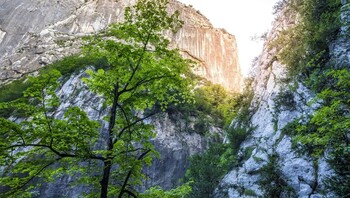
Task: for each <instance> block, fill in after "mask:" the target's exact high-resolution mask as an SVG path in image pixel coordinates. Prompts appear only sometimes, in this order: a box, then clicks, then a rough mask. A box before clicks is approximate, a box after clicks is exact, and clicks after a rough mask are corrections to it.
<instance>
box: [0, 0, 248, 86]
mask: <svg viewBox="0 0 350 198" xmlns="http://www.w3.org/2000/svg"><path fill="white" fill-rule="evenodd" d="M132 2H134V1H132V0H120V1H112V0H98V1H91V0H88V1H84V0H60V1H50V0H44V1H42V0H33V1H23V0H5V1H4V2H2V3H0V11H1V12H0V13H1V14H0V70H1V71H2V72H1V73H0V84H1V83H4V82H8V81H11V80H12V79H16V78H19V77H21V76H23V75H25V74H27V73H30V72H33V71H36V70H37V69H39V68H40V67H43V66H45V65H46V64H49V63H51V62H53V61H55V60H57V59H60V58H62V57H63V56H66V55H69V54H73V53H76V52H78V51H79V46H80V43H79V41H78V40H77V39H76V38H77V37H81V36H84V35H86V34H90V33H96V32H98V31H99V30H101V29H104V28H105V27H107V26H108V24H110V23H113V22H118V21H121V20H122V18H123V9H124V8H125V7H126V6H127V5H130V4H131V3H132ZM169 10H170V11H174V10H180V12H181V13H182V14H181V18H182V19H183V20H184V21H185V24H184V27H183V28H182V29H181V30H180V31H179V32H178V34H177V35H176V36H175V37H174V38H172V40H173V41H174V44H175V46H177V47H179V48H180V50H181V51H182V52H183V54H184V55H185V56H186V57H189V58H192V59H194V60H196V61H198V63H199V66H198V67H197V68H196V69H195V71H196V73H197V74H200V75H201V76H202V77H205V78H206V79H208V80H210V81H212V82H213V83H219V84H222V85H223V86H224V87H225V88H227V89H229V90H231V91H235V92H239V91H240V88H241V86H240V85H241V74H240V69H239V65H238V58H237V47H236V42H235V38H234V36H232V35H230V34H228V33H227V32H226V31H224V30H221V29H215V28H213V27H212V25H211V24H210V22H209V21H208V19H206V18H205V17H204V16H203V15H201V14H200V13H198V12H197V11H196V10H194V9H193V8H191V7H188V6H184V5H182V4H181V3H179V2H176V1H171V4H170V8H169Z"/></svg>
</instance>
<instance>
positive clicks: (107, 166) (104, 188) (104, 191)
mask: <svg viewBox="0 0 350 198" xmlns="http://www.w3.org/2000/svg"><path fill="white" fill-rule="evenodd" d="M103 165H104V166H103V177H102V180H101V182H100V183H101V198H107V195H108V183H109V175H110V173H111V167H112V162H111V160H110V159H107V160H106V161H104V162H103Z"/></svg>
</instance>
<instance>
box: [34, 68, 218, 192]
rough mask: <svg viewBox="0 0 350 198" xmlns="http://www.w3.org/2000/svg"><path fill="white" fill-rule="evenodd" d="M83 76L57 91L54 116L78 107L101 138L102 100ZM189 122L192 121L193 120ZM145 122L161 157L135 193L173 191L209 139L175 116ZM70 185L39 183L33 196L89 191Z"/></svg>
mask: <svg viewBox="0 0 350 198" xmlns="http://www.w3.org/2000/svg"><path fill="white" fill-rule="evenodd" d="M85 76H86V74H85V72H84V71H81V72H80V73H79V74H73V75H72V76H71V77H70V78H69V79H68V80H67V81H66V82H65V83H64V84H63V85H62V87H61V88H60V89H59V90H58V91H57V95H58V97H59V98H60V99H61V101H62V103H61V105H60V106H59V110H58V111H57V113H56V115H55V116H56V117H57V118H61V117H63V113H64V111H65V109H67V108H68V107H72V106H78V107H80V108H81V109H83V110H84V111H85V112H87V115H88V116H89V118H90V119H92V120H98V121H100V123H101V126H102V127H101V134H102V136H103V133H104V132H105V131H107V123H106V122H105V121H103V117H104V116H106V114H107V113H108V109H106V108H104V107H103V105H102V103H103V100H102V98H100V97H98V96H96V95H95V94H93V93H91V92H90V91H89V90H88V89H87V87H86V85H85V84H84V83H83V82H82V80H81V79H82V77H85ZM190 119H192V120H193V121H195V118H190ZM146 122H149V123H152V124H154V126H155V132H156V134H157V136H156V138H155V139H153V140H152V141H153V143H154V145H155V147H156V150H157V151H158V152H159V153H160V156H161V157H160V158H159V159H155V160H154V161H153V163H152V165H151V166H150V167H145V169H144V173H145V174H146V176H148V177H149V180H147V181H145V183H144V185H143V186H141V187H139V190H140V191H143V190H145V189H148V188H150V187H152V186H161V187H162V188H165V189H171V188H174V187H176V186H177V185H178V184H181V181H180V179H182V178H183V177H184V175H185V172H186V169H187V168H188V166H189V163H188V157H189V156H191V155H193V154H196V153H200V152H203V151H204V150H205V149H207V147H208V143H209V142H210V141H213V139H212V138H210V137H208V136H203V135H199V133H196V132H194V131H193V130H194V129H193V128H192V127H193V123H192V122H190V123H189V124H188V125H189V127H190V128H185V127H184V120H182V118H181V117H178V116H177V117H176V118H175V119H174V118H171V117H170V116H169V115H168V114H166V113H164V114H160V115H156V116H155V117H152V118H150V119H149V120H147V121H146ZM210 133H211V134H213V135H216V136H219V137H220V136H221V137H222V136H223V134H222V129H220V128H216V127H210ZM105 144H106V143H105V142H102V141H100V142H98V145H105ZM101 167H102V166H101ZM101 169H102V168H101ZM74 181H75V179H74V177H72V176H63V177H60V178H57V179H56V180H55V182H54V183H43V184H42V186H41V187H40V188H39V189H38V190H37V191H36V192H35V194H36V196H37V197H40V198H46V197H79V196H80V195H81V194H82V193H83V192H88V190H91V187H89V186H84V185H78V186H74V187H73V186H71V184H72V183H73V182H74Z"/></svg>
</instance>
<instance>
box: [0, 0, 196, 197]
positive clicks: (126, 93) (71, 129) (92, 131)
mask: <svg viewBox="0 0 350 198" xmlns="http://www.w3.org/2000/svg"><path fill="white" fill-rule="evenodd" d="M167 5H168V0H139V1H138V2H137V3H136V4H135V5H133V6H131V7H127V8H126V9H125V16H124V22H122V23H119V24H113V25H111V26H110V27H109V28H107V29H106V30H105V31H103V32H101V33H100V34H97V35H92V36H89V37H87V38H85V44H84V46H83V53H82V55H81V56H82V57H88V58H91V57H95V58H101V59H102V58H103V59H104V60H106V66H104V67H103V69H98V70H97V71H96V70H94V69H91V70H88V71H87V74H88V75H89V77H86V78H84V79H83V81H84V82H85V84H86V85H87V87H88V89H89V90H90V91H92V92H93V93H95V94H96V95H97V97H101V98H103V101H104V104H103V105H104V106H106V107H107V109H108V114H107V115H106V116H105V118H104V121H105V122H107V127H105V128H103V127H101V124H100V123H101V122H102V120H91V119H90V118H89V117H88V116H87V112H84V111H83V110H82V109H81V108H79V107H78V106H72V107H68V108H66V109H63V110H62V109H61V108H60V105H61V103H62V101H61V99H60V98H59V97H58V96H57V94H56V91H57V89H58V88H59V86H60V76H61V74H60V72H59V71H57V70H54V69H53V70H49V71H48V72H44V73H43V74H41V75H39V76H38V77H31V78H30V79H29V81H30V87H29V88H28V89H27V90H26V91H25V92H24V96H23V97H21V98H18V99H15V100H13V101H7V102H2V103H0V109H7V108H10V109H15V112H17V113H18V112H20V113H21V115H22V116H23V119H15V118H14V117H11V118H10V119H5V118H1V119H0V125H1V126H2V127H1V129H0V138H1V141H0V153H1V155H0V156H1V157H0V166H1V167H3V168H2V169H1V178H0V187H1V188H2V189H3V190H1V192H2V195H3V196H7V197H28V196H29V197H30V195H31V194H33V192H34V190H33V189H35V187H36V186H37V185H35V184H40V182H49V181H52V180H54V179H55V178H56V177H58V176H61V175H62V174H71V175H74V176H75V177H76V178H77V179H76V180H77V182H78V183H83V184H86V185H89V186H91V191H90V192H89V195H87V196H88V197H96V196H98V195H99V196H100V197H123V196H125V195H128V196H131V197H137V196H138V194H139V193H138V192H137V191H136V190H135V188H134V187H135V186H137V185H140V184H142V181H143V179H145V176H144V175H143V174H142V167H143V166H144V165H145V164H146V165H150V164H151V163H152V159H153V158H154V157H156V156H158V155H159V154H158V153H157V151H156V150H155V148H154V146H153V144H152V142H151V139H152V138H154V137H155V133H154V131H153V129H154V126H152V125H151V124H148V123H147V122H145V120H146V119H148V118H150V117H151V116H152V115H154V114H156V113H158V112H159V111H160V110H165V109H166V107H167V106H168V104H170V103H171V104H180V103H183V102H186V101H188V100H191V94H190V90H191V89H192V88H191V87H192V82H191V79H189V78H188V77H187V76H188V75H187V74H189V72H190V66H189V65H190V61H188V60H185V59H183V58H182V57H181V55H180V53H179V51H178V50H177V49H170V48H169V47H168V46H169V44H170V41H169V39H168V38H167V37H166V36H164V35H165V32H168V33H169V32H176V31H177V30H178V29H179V28H180V27H181V25H182V21H181V20H179V13H178V12H174V13H172V14H168V12H167ZM59 111H60V112H61V111H64V117H63V119H59V118H58V117H57V114H58V112H59ZM101 134H103V135H101ZM97 144H98V145H97ZM87 173H91V175H87ZM38 178H41V179H38ZM112 178H113V179H112ZM33 179H36V182H33ZM37 181H39V182H37ZM183 189H185V190H183ZM158 191H159V189H153V190H151V191H150V192H151V193H157V192H158ZM188 191H189V189H188V188H187V187H184V188H180V194H181V196H182V195H183V194H186V193H187V192H188ZM173 194H174V195H177V194H179V193H178V192H177V191H174V192H170V194H169V193H168V195H169V196H170V195H171V197H176V196H172V195H173ZM178 196H180V195H178ZM178 196H177V197H178Z"/></svg>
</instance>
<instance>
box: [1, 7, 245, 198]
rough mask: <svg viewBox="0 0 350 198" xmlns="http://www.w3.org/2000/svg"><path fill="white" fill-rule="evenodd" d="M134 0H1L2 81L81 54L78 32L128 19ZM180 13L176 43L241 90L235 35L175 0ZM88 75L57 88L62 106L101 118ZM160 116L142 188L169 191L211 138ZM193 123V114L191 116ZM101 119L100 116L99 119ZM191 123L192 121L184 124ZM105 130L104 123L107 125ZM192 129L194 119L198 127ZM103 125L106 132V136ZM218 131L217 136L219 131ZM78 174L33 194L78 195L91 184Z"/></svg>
mask: <svg viewBox="0 0 350 198" xmlns="http://www.w3.org/2000/svg"><path fill="white" fill-rule="evenodd" d="M132 2H134V1H131V0H118V1H115V0H58V1H52V0H30V1H25V0H2V1H1V2H0V84H3V83H7V82H10V81H12V80H14V79H18V78H20V77H22V76H23V75H26V74H28V73H33V72H36V71H37V70H38V69H40V68H42V67H45V66H46V65H48V64H50V63H52V62H54V61H56V60H59V59H61V58H63V57H64V56H67V55H71V54H74V53H77V52H79V50H80V48H79V47H80V46H81V41H80V39H79V38H80V37H83V36H85V35H88V34H92V33H96V32H98V31H100V30H102V29H104V28H106V27H107V26H108V24H110V23H113V22H118V21H121V20H122V19H123V10H124V8H125V7H126V6H127V5H130V3H132ZM174 10H180V12H181V13H182V14H181V18H182V19H183V20H184V21H185V24H184V27H183V29H181V30H180V31H179V33H178V34H177V35H175V36H171V37H170V39H172V40H173V41H174V43H173V44H172V46H175V47H179V48H180V51H181V53H182V54H183V55H184V56H185V57H188V58H191V59H193V60H195V61H197V62H198V63H199V66H198V67H196V68H195V72H196V73H198V74H200V75H202V76H203V77H205V78H207V79H208V80H210V81H212V82H214V83H220V84H222V85H223V86H225V88H226V89H228V90H231V91H235V92H238V91H240V81H241V75H240V69H239V66H238V59H237V47H236V42H235V39H234V37H233V36H232V35H230V34H228V33H227V32H225V31H224V30H221V29H215V28H213V27H212V25H211V24H210V22H209V21H208V19H207V18H205V17H204V16H203V15H201V14H200V13H198V12H197V11H196V10H194V9H193V8H191V7H186V6H184V5H182V4H181V3H178V2H176V1H171V5H170V7H169V11H170V12H172V11H174ZM82 76H84V73H80V74H78V75H77V74H75V75H72V76H71V77H70V78H69V79H68V80H67V81H66V82H65V83H64V85H63V86H62V87H61V89H60V90H58V92H57V93H58V95H59V97H60V98H62V99H64V103H63V104H62V105H61V106H60V108H61V110H62V111H61V112H59V113H58V115H57V116H58V117H59V116H62V113H63V110H64V109H65V108H67V107H69V106H73V105H76V106H79V107H81V108H82V109H83V110H84V111H86V112H87V114H88V115H89V117H90V118H91V119H94V120H103V119H102V118H103V117H104V116H105V115H106V110H103V109H102V106H101V104H102V103H101V98H98V97H96V96H95V95H94V94H92V93H90V92H89V91H88V90H87V88H86V87H85V85H84V84H83V83H82V82H81V77H82ZM172 116H174V115H167V114H164V115H161V116H160V117H155V118H153V119H151V120H149V122H152V123H153V124H154V125H155V128H156V133H157V138H156V139H154V140H153V141H154V144H155V146H156V149H157V150H158V151H159V152H160V154H161V158H160V159H156V160H155V161H154V164H153V165H152V166H151V167H148V168H145V173H146V174H147V176H149V178H150V180H148V181H147V182H145V185H144V186H142V187H140V188H141V190H144V189H146V188H149V187H151V186H154V185H160V186H162V187H164V188H166V189H169V188H172V187H175V186H176V185H177V184H178V183H179V182H180V179H181V178H183V176H184V173H185V171H186V168H187V167H188V157H189V156H191V155H193V154H195V153H199V152H202V151H204V150H205V149H206V148H207V147H208V143H209V142H211V141H213V140H211V139H210V138H208V137H207V136H205V135H199V133H196V132H194V131H193V129H191V130H189V129H188V128H186V127H184V125H185V124H184V123H183V122H184V121H181V118H174V117H172ZM190 120H193V121H194V120H195V118H190ZM101 122H102V121H101ZM186 125H188V123H186ZM102 126H103V127H105V123H102ZM192 126H193V124H192ZM103 131H104V130H103V129H101V133H103ZM210 131H211V133H213V134H215V136H218V137H222V134H221V129H219V128H214V127H212V128H211V129H210ZM213 136H214V135H213ZM72 181H74V177H68V176H64V177H61V178H58V179H57V181H56V182H55V183H53V184H47V183H44V184H43V185H42V186H41V188H40V189H39V190H38V191H37V192H35V193H36V195H37V197H78V196H79V195H81V194H82V193H83V192H85V191H86V190H87V189H88V188H87V187H86V186H85V187H84V186H80V187H75V188H73V187H71V186H70V184H71V182H72Z"/></svg>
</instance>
